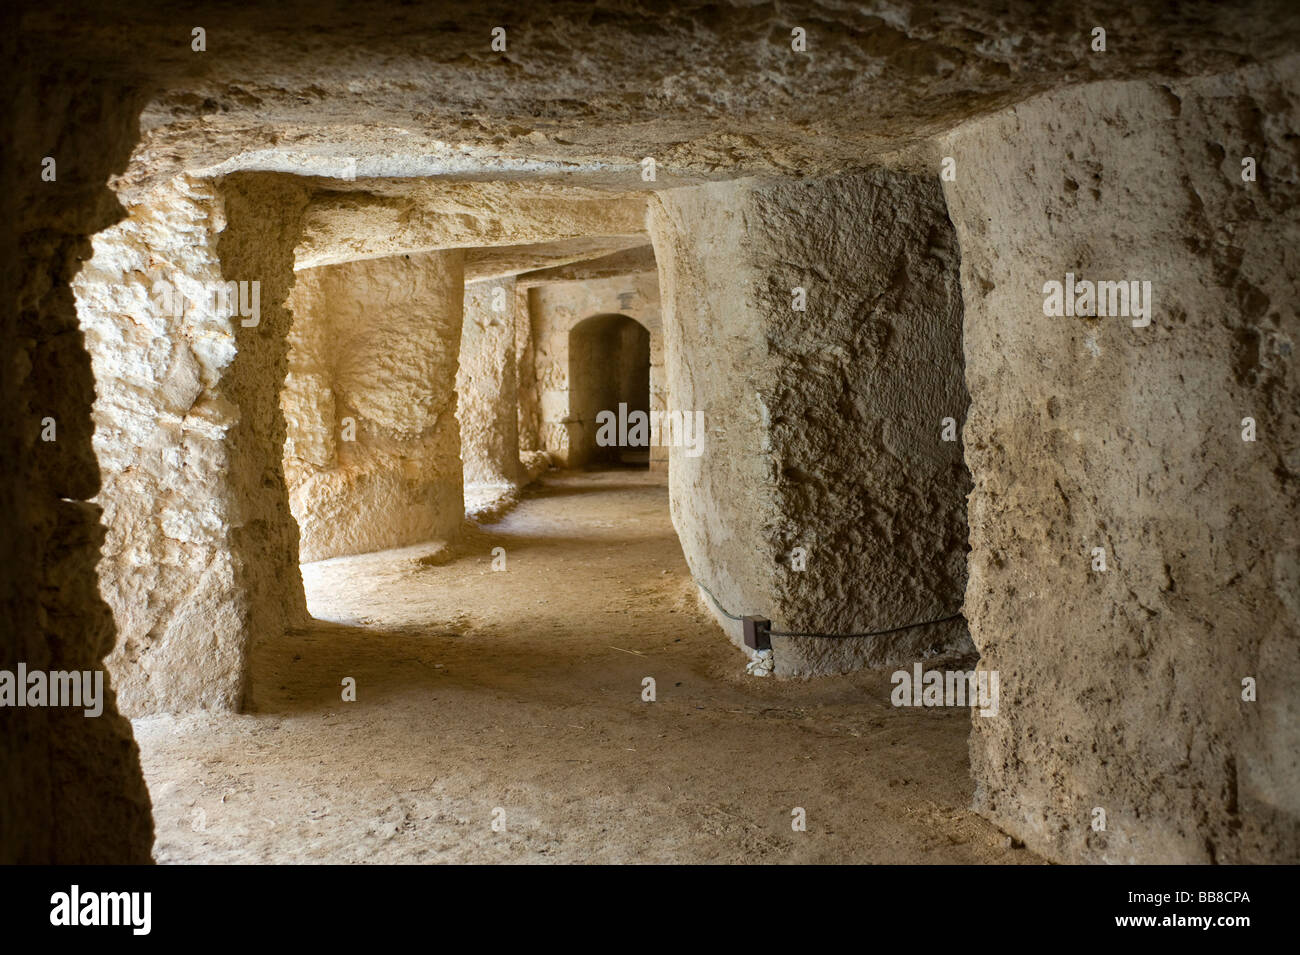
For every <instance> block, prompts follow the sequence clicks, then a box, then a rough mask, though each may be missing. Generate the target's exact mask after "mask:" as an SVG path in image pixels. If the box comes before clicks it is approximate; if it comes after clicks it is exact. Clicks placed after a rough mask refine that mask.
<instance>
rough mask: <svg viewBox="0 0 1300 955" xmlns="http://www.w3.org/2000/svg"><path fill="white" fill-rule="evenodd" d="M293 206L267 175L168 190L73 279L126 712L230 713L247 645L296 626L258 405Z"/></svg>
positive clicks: (287, 524)
mask: <svg viewBox="0 0 1300 955" xmlns="http://www.w3.org/2000/svg"><path fill="white" fill-rule="evenodd" d="M304 202H305V200H304V197H303V194H302V193H301V192H300V191H298V190H296V189H295V187H292V186H289V185H286V184H285V183H284V182H283V181H282V180H279V179H278V178H275V177H270V178H268V177H259V176H251V175H241V176H238V177H234V178H232V179H231V180H229V181H227V182H225V183H222V184H216V183H213V182H211V181H201V180H187V179H184V178H180V179H177V180H175V181H174V182H173V183H171V184H170V185H169V186H168V187H167V188H166V189H162V190H159V191H157V192H156V193H154V194H153V195H152V196H151V197H150V198H149V200H147V201H145V202H142V203H141V204H139V205H137V206H135V207H133V208H132V209H131V210H130V216H129V217H128V218H127V219H125V220H124V221H123V222H121V223H120V224H118V225H116V226H114V227H112V228H111V229H108V230H106V231H105V232H103V233H100V234H99V235H97V236H96V238H95V244H94V248H95V255H94V257H93V258H92V259H91V260H90V261H89V262H88V263H87V264H86V266H85V268H84V269H83V270H82V272H81V273H80V275H78V277H77V278H76V280H75V282H74V286H73V287H74V289H75V291H76V294H77V298H78V313H79V318H80V321H81V325H82V327H83V329H84V330H85V333H86V336H87V342H88V346H89V350H90V352H91V354H92V355H93V364H94V370H95V379H96V383H97V384H96V391H97V396H96V401H95V412H94V419H95V451H96V454H97V455H98V458H99V463H100V468H101V471H102V473H103V487H102V489H101V492H100V496H99V500H100V501H101V502H102V504H103V507H104V518H103V520H104V524H105V526H106V528H107V530H108V533H107V536H106V539H105V543H104V548H103V556H102V559H101V561H100V563H99V577H100V589H101V591H102V593H103V595H104V598H105V599H106V600H107V601H108V603H109V605H110V606H111V607H112V608H113V614H114V618H115V621H116V624H117V630H118V639H117V645H116V647H115V649H114V651H113V653H112V654H111V656H110V657H109V658H108V666H109V668H110V670H111V671H112V673H113V674H114V677H115V680H116V682H117V684H118V686H119V695H120V703H121V706H122V708H123V710H124V711H125V712H127V713H130V714H132V715H137V714H143V713H150V712H157V711H184V710H190V709H196V708H213V709H226V710H230V709H238V708H239V707H240V705H241V704H242V701H243V699H244V696H245V694H246V693H247V690H248V681H249V663H248V651H249V647H250V645H251V641H252V640H255V639H259V638H265V637H272V636H275V635H277V634H278V633H280V632H281V631H282V630H283V628H284V627H285V626H286V625H289V624H292V623H295V622H297V621H300V620H301V619H303V618H304V617H305V614H306V605H305V602H304V599H303V592H302V581H301V578H300V577H299V576H298V573H297V531H296V528H295V527H294V524H293V521H292V519H291V518H290V517H289V512H288V506H287V498H286V496H285V488H284V482H283V479H282V477H281V474H280V450H279V449H280V446H281V444H282V443H283V434H284V428H283V423H282V420H281V418H280V414H279V408H278V405H277V402H276V393H277V391H278V383H279V382H280V381H281V380H283V376H284V352H285V347H286V346H285V334H286V331H287V328H288V313H287V312H286V311H285V309H284V308H283V306H282V304H281V303H282V302H283V300H284V297H285V296H286V294H287V292H288V287H289V285H290V284H291V283H292V281H293V264H292V249H293V244H294V241H295V239H296V231H295V230H296V228H297V225H296V216H297V215H300V212H301V208H302V206H303V205H304ZM227 282H235V283H236V284H239V283H244V288H245V291H246V292H247V294H246V296H245V301H246V303H247V304H248V305H250V306H252V305H253V304H256V306H257V309H256V314H253V315H250V316H249V317H247V318H245V317H244V316H242V315H239V314H234V315H232V314H230V311H231V310H234V309H237V307H238V297H237V295H234V296H231V298H230V299H229V308H223V307H222V305H221V299H219V298H218V297H217V296H216V295H215V294H213V293H214V290H215V289H217V288H219V287H222V286H224V285H225V283H227ZM254 282H256V283H257V292H256V295H254V294H253V287H252V284H251V283H254ZM250 311H251V309H250Z"/></svg>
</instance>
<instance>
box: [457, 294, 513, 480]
mask: <svg viewBox="0 0 1300 955" xmlns="http://www.w3.org/2000/svg"><path fill="white" fill-rule="evenodd" d="M464 301H465V305H464V308H465V321H464V325H463V326H462V331H461V339H460V370H459V371H458V372H457V374H456V393H457V396H458V405H457V408H458V410H457V414H458V416H459V418H460V443H461V459H462V461H463V462H464V473H465V485H466V486H467V487H469V486H481V487H511V486H514V485H515V484H516V483H517V482H518V480H519V403H518V395H517V390H516V387H517V383H516V371H515V304H516V303H515V280H514V279H513V278H499V279H490V280H488V281H484V282H473V283H470V284H468V285H466V286H465V298H464Z"/></svg>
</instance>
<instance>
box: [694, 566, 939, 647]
mask: <svg viewBox="0 0 1300 955" xmlns="http://www.w3.org/2000/svg"><path fill="white" fill-rule="evenodd" d="M691 580H694V581H695V586H696V587H699V588H700V589H701V590H703V591H704V592H705V593H706V594H708V595H709V599H710V600H712V601H713V606H715V607H717V608H718V613H720V614H722V615H723V616H724V617H726V618H727V619H729V620H743V619H745V618H744V617H737V616H736V615H735V614H732V613H727V610H726V608H725V607H723V606H722V603H721V602H720V601H719V600H718V598H717V597H715V596H713V591H712V590H710V589H709V588H708V587H705V586H704V585H703V584H702V583H700V582H699V581H698V580H695V578H694V577H692V578H691ZM960 616H961V613H960V612H958V613H954V614H949V615H948V616H946V617H940V618H939V619H938V620H923V621H921V622H920V623H905V624H903V625H902V626H901V627H890V628H889V629H888V630H873V631H871V632H870V633H785V632H783V631H780V630H772V631H770V633H769V635H770V636H773V637H821V638H824V639H827V640H853V639H856V638H858V637H883V636H884V635H885V634H888V633H898V632H899V631H900V630H912V629H914V628H916V627H929V626H931V625H933V624H936V623H947V622H948V621H949V620H956V619H957V618H958V617H960Z"/></svg>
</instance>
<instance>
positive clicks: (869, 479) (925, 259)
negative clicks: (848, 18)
mask: <svg viewBox="0 0 1300 955" xmlns="http://www.w3.org/2000/svg"><path fill="white" fill-rule="evenodd" d="M652 234H653V236H654V240H655V249H656V255H657V257H658V259H659V261H660V263H661V270H660V281H661V284H662V287H663V294H664V301H665V338H666V342H667V355H668V362H667V365H668V369H669V392H670V394H671V395H672V402H673V404H674V405H675V406H680V407H682V408H685V409H690V410H691V411H696V410H699V411H703V413H704V421H705V427H706V432H707V442H706V444H705V447H704V452H703V454H701V455H700V456H698V457H690V456H687V455H685V454H680V453H674V454H673V456H672V458H671V465H670V474H671V475H672V485H671V487H672V500H673V516H674V522H675V524H676V526H677V529H678V533H679V534H680V535H681V538H682V546H683V549H684V550H685V552H686V557H687V562H688V563H689V564H690V565H691V568H692V570H693V571H694V573H695V574H696V579H697V581H699V582H700V583H701V584H703V585H704V586H705V587H706V588H708V589H709V590H710V591H711V592H712V593H713V594H714V595H715V597H716V600H717V602H718V603H720V604H721V606H722V608H724V610H725V612H727V613H730V614H733V615H735V616H743V615H747V614H757V615H759V616H764V617H768V618H769V619H771V620H772V628H773V630H774V631H779V632H784V633H813V634H859V633H866V632H874V631H877V630H884V629H889V628H895V627H900V626H907V625H909V624H914V623H925V622H928V621H934V620H938V619H940V618H944V617H949V616H951V615H952V614H954V613H956V612H957V611H958V610H959V608H960V602H961V594H962V592H963V589H964V585H965V553H964V540H965V508H964V501H965V494H966V491H967V489H968V487H969V477H968V475H967V474H966V472H965V467H964V465H963V463H962V459H961V450H960V444H959V443H958V442H956V441H952V442H945V441H943V440H942V431H943V427H944V419H945V418H951V419H954V421H961V420H962V418H963V416H964V413H965V406H966V401H967V399H966V395H965V388H964V384H963V381H962V364H961V359H960V351H959V348H960V341H961V300H960V295H959V291H958V272H957V268H958V256H957V250H956V242H955V238H954V236H953V233H952V226H951V224H950V223H949V222H948V220H947V216H946V214H945V211H944V208H943V202H942V196H941V194H940V190H939V188H938V184H937V183H936V182H934V181H933V180H931V181H928V182H927V181H925V180H922V179H919V178H916V177H912V176H908V175H898V174H891V173H875V174H871V175H862V176H844V177H837V178H832V179H829V180H826V181H824V182H811V183H802V184H789V185H764V184H755V183H746V182H741V183H735V184H728V185H725V186H702V187H696V188H692V189H683V190H675V191H672V192H668V193H663V194H661V195H660V197H659V203H658V205H657V206H655V207H654V211H653V215H652ZM954 428H955V424H954ZM709 602H710V605H711V606H713V607H714V609H715V611H716V610H717V605H716V604H714V603H713V601H712V600H710V601H709ZM719 621H720V623H722V625H723V626H724V629H727V630H728V631H729V633H730V634H731V635H732V638H733V639H735V640H738V639H739V625H738V624H737V623H736V621H734V620H729V619H727V618H726V617H725V614H723V615H720V616H719ZM966 642H967V637H966V635H965V628H964V626H963V624H962V622H961V621H960V620H957V621H951V622H947V623H942V624H937V625H933V626H921V627H916V628H914V629H909V630H906V631H903V632H900V633H896V634H891V635H888V636H885V637H879V638H868V639H833V640H829V639H819V638H812V639H809V638H794V637H774V638H773V648H774V651H775V659H776V672H777V673H778V674H784V675H807V674H812V673H826V672H837V671H843V670H847V669H852V668H854V667H858V666H862V665H864V664H867V663H871V664H877V665H879V664H883V663H889V662H904V661H908V660H912V659H916V658H917V656H918V655H919V654H923V653H927V652H934V651H938V650H941V649H954V648H960V647H961V646H962V645H964V644H966Z"/></svg>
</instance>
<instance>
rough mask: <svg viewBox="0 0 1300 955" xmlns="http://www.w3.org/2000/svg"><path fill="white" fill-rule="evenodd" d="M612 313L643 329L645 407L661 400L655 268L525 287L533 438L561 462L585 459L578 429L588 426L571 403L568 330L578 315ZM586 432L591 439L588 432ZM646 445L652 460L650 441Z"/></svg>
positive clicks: (660, 342) (584, 443) (583, 432)
mask: <svg viewBox="0 0 1300 955" xmlns="http://www.w3.org/2000/svg"><path fill="white" fill-rule="evenodd" d="M614 314H619V315H625V316H627V317H628V318H631V319H633V320H635V321H636V322H637V323H638V324H640V325H641V326H643V327H644V328H645V329H646V330H647V331H649V333H650V401H651V409H652V410H653V409H654V408H656V407H663V406H665V405H666V404H667V397H666V390H667V389H666V386H665V385H664V374H663V372H664V364H663V354H664V352H663V333H662V327H663V326H662V322H661V319H660V316H659V286H658V282H657V281H656V276H655V273H653V272H644V273H638V274H635V275H623V276H617V277H613V278H607V279H600V280H596V281H585V282H584V281H572V282H567V281H566V282H552V283H547V284H545V285H540V286H537V287H535V288H533V289H531V291H530V297H529V315H530V321H531V323H532V339H533V378H534V381H535V388H536V391H537V399H536V400H537V403H538V405H539V409H540V415H539V416H540V426H539V433H538V441H539V446H540V447H541V448H542V449H544V450H546V451H547V452H548V453H550V454H551V456H552V457H553V458H554V459H555V461H556V462H557V464H558V465H559V466H561V467H581V466H582V464H583V463H585V460H586V458H585V456H584V450H583V449H584V448H586V447H587V446H588V445H587V438H586V437H584V435H587V432H588V431H589V430H590V429H589V428H588V427H586V426H585V425H584V424H583V423H582V421H581V420H580V417H581V416H580V415H575V413H574V409H573V407H572V403H571V394H570V388H571V385H572V382H571V381H570V371H571V362H570V359H569V342H570V337H569V336H570V332H571V331H572V330H573V327H574V326H575V325H577V324H578V323H579V322H581V321H583V320H584V319H587V318H591V317H593V316H596V315H614ZM656 400H657V401H658V402H659V405H656ZM590 437H591V438H592V440H593V441H594V436H590ZM653 439H654V436H652V442H653ZM651 450H652V461H653V460H654V455H653V445H652V449H651Z"/></svg>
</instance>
